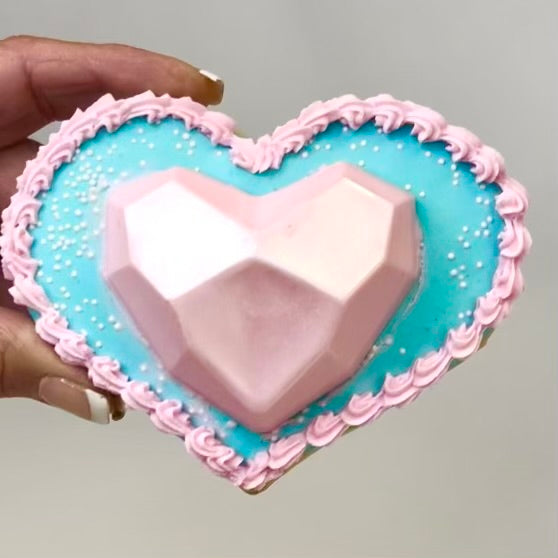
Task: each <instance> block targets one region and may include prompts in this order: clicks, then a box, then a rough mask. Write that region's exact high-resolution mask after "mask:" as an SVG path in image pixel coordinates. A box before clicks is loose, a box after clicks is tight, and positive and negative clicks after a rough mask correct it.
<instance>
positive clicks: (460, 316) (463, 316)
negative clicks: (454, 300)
mask: <svg viewBox="0 0 558 558" xmlns="http://www.w3.org/2000/svg"><path fill="white" fill-rule="evenodd" d="M457 317H458V318H459V319H460V320H463V319H464V318H465V314H463V312H459V314H457Z"/></svg>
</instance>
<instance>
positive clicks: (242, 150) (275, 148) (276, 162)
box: [231, 136, 284, 174]
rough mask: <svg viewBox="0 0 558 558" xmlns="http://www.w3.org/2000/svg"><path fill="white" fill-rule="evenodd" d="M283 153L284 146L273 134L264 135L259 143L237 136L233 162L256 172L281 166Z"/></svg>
mask: <svg viewBox="0 0 558 558" xmlns="http://www.w3.org/2000/svg"><path fill="white" fill-rule="evenodd" d="M283 154H284V149H283V147H282V146H281V145H278V144H277V143H275V142H274V141H273V140H272V138H271V136H262V137H261V138H260V139H259V140H258V141H257V143H254V142H253V140H251V139H245V138H238V137H235V138H234V141H233V143H232V146H231V157H232V161H233V163H234V164H235V165H237V166H239V167H242V168H244V169H247V170H249V171H250V172H252V173H255V174H256V173H261V172H265V171H266V170H269V169H277V168H279V166H280V165H281V161H282V160H283Z"/></svg>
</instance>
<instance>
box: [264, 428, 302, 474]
mask: <svg viewBox="0 0 558 558" xmlns="http://www.w3.org/2000/svg"><path fill="white" fill-rule="evenodd" d="M305 448H306V439H305V437H304V434H293V435H292V436H288V437H286V438H282V439H281V440H278V441H277V442H274V443H273V444H271V445H270V446H269V463H268V467H269V468H270V469H286V468H288V467H291V466H292V465H294V464H295V463H296V462H297V461H298V460H299V459H300V458H301V457H302V454H303V453H304V450H305Z"/></svg>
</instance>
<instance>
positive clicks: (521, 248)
mask: <svg viewBox="0 0 558 558" xmlns="http://www.w3.org/2000/svg"><path fill="white" fill-rule="evenodd" d="M530 247H531V237H530V236H529V233H528V232H527V231H526V229H525V227H524V226H523V223H520V222H518V221H516V220H513V219H510V220H508V221H506V225H505V227H504V230H503V231H502V232H501V233H500V246H499V248H500V254H502V256H505V257H506V258H519V257H521V256H522V255H523V254H525V253H526V252H527V251H528V250H529V248H530Z"/></svg>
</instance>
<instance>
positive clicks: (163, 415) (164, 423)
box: [150, 399, 191, 437]
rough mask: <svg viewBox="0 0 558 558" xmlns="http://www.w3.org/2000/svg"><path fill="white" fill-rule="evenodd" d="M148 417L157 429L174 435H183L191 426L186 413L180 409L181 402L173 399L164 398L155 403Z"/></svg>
mask: <svg viewBox="0 0 558 558" xmlns="http://www.w3.org/2000/svg"><path fill="white" fill-rule="evenodd" d="M150 418H151V420H152V422H153V424H155V426H156V427H157V428H158V429H159V430H162V431H163V432H166V433H167V434H174V435H175V436H182V437H184V436H186V435H187V434H188V432H189V431H190V428H191V427H190V421H189V418H188V414H187V413H185V412H184V411H183V409H182V403H180V401H176V400H175V399H166V400H165V401H160V402H159V403H157V404H156V405H155V409H154V410H153V412H152V413H151V415H150Z"/></svg>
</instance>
